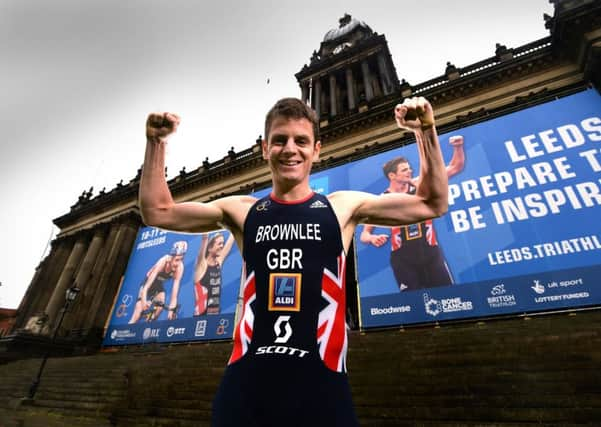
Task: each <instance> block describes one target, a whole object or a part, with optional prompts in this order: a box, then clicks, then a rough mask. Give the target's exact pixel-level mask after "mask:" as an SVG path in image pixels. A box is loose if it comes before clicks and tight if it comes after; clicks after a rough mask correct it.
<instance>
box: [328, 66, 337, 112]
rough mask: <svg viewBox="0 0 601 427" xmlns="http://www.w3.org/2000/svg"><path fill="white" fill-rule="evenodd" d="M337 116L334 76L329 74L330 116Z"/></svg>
mask: <svg viewBox="0 0 601 427" xmlns="http://www.w3.org/2000/svg"><path fill="white" fill-rule="evenodd" d="M336 114H338V108H337V97H336V76H335V75H334V74H330V116H335V115H336Z"/></svg>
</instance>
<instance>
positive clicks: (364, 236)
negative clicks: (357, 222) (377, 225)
mask: <svg viewBox="0 0 601 427" xmlns="http://www.w3.org/2000/svg"><path fill="white" fill-rule="evenodd" d="M372 230H373V227H371V226H369V225H366V226H364V227H363V231H361V235H360V236H359V240H361V242H363V243H370V242H371V237H372V236H373V234H371V232H372Z"/></svg>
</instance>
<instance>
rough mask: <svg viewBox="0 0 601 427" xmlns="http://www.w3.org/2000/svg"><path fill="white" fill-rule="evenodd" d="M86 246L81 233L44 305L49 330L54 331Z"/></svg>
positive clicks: (86, 239) (83, 235)
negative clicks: (50, 295) (48, 299)
mask: <svg viewBox="0 0 601 427" xmlns="http://www.w3.org/2000/svg"><path fill="white" fill-rule="evenodd" d="M87 244H88V236H87V233H81V234H80V236H79V237H78V238H77V241H76V242H75V246H73V249H72V250H71V253H70V254H69V258H68V259H67V262H66V264H65V266H64V268H63V272H62V273H61V275H60V277H59V279H58V282H57V283H56V286H55V287H54V292H53V293H52V297H50V301H48V304H47V305H46V309H45V310H44V311H45V312H46V314H47V315H48V321H49V322H48V326H49V327H50V330H53V329H54V327H55V322H56V320H57V319H58V315H59V312H60V309H61V307H62V306H63V305H64V304H65V292H66V291H67V289H68V288H69V287H70V286H71V285H73V278H74V274H75V271H76V270H77V267H78V265H79V263H80V261H81V257H82V255H83V254H84V251H85V249H86V247H87Z"/></svg>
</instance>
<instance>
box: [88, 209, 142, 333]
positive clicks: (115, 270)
mask: <svg viewBox="0 0 601 427" xmlns="http://www.w3.org/2000/svg"><path fill="white" fill-rule="evenodd" d="M138 227H139V223H138V224H136V223H134V222H133V221H131V220H129V219H128V220H127V222H125V223H124V224H123V225H122V226H121V229H120V230H119V231H120V233H121V236H120V238H119V244H117V245H115V247H114V249H115V250H114V251H111V252H113V253H111V256H114V258H113V260H112V264H111V266H110V268H109V269H108V271H107V272H108V276H107V280H106V282H105V285H104V286H103V291H104V293H103V295H102V296H101V297H100V298H99V301H98V304H99V306H98V308H97V309H96V310H93V311H91V312H90V314H92V315H94V318H93V321H92V324H91V327H92V328H99V329H101V328H104V326H105V324H106V322H107V320H108V317H109V315H110V314H111V309H112V308H113V301H114V299H115V297H116V295H117V293H118V292H119V285H120V283H121V278H122V277H123V274H124V273H125V268H126V267H127V262H128V260H129V256H130V254H131V251H132V247H133V244H134V241H135V240H136V234H137V231H138ZM133 297H134V299H133V301H134V302H135V300H136V298H137V295H133ZM129 310H130V311H128V314H129V315H130V316H131V310H133V307H130V309H129Z"/></svg>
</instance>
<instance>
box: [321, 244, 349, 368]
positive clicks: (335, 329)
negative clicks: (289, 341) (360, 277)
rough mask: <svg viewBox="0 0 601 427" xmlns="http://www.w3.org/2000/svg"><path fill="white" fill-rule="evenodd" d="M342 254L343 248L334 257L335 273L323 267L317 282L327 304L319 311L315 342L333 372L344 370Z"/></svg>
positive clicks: (344, 327)
mask: <svg viewBox="0 0 601 427" xmlns="http://www.w3.org/2000/svg"><path fill="white" fill-rule="evenodd" d="M345 264H346V257H345V255H344V251H343V252H342V253H341V254H340V256H339V257H338V271H337V272H336V274H334V273H332V272H331V271H329V270H328V269H327V268H324V271H323V278H322V281H321V296H322V297H323V298H324V299H325V300H326V301H327V302H328V305H327V306H326V307H324V309H323V310H321V311H320V312H319V321H318V323H317V344H318V347H319V355H320V356H321V359H322V360H323V362H324V363H325V365H326V366H327V367H328V368H329V369H331V370H332V371H336V372H346V350H347V346H348V339H347V335H346V317H345V307H346V298H345V279H344V268H345Z"/></svg>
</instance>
